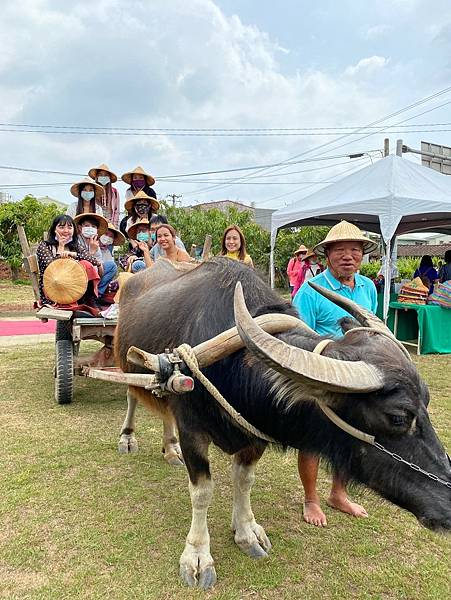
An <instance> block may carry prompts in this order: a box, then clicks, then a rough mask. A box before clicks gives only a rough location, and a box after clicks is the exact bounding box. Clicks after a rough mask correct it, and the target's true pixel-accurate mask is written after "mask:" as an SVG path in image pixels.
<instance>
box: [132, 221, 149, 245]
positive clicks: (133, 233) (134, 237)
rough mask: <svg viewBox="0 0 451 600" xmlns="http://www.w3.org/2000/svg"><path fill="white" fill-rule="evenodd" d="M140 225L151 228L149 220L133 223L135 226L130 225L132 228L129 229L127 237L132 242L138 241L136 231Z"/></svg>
mask: <svg viewBox="0 0 451 600" xmlns="http://www.w3.org/2000/svg"><path fill="white" fill-rule="evenodd" d="M138 225H147V226H149V227H150V223H149V219H146V218H144V219H140V220H139V221H136V223H133V225H130V227H129V228H128V229H127V235H128V237H129V238H130V239H131V240H134V239H136V230H137V229H138Z"/></svg>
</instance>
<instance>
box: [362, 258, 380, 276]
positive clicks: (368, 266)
mask: <svg viewBox="0 0 451 600" xmlns="http://www.w3.org/2000/svg"><path fill="white" fill-rule="evenodd" d="M380 268H381V261H380V260H374V261H371V262H369V263H363V264H362V265H361V266H360V274H361V275H365V277H369V278H370V279H376V277H377V274H378V273H379V269H380Z"/></svg>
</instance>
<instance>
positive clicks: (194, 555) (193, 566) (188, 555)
mask: <svg viewBox="0 0 451 600" xmlns="http://www.w3.org/2000/svg"><path fill="white" fill-rule="evenodd" d="M180 577H181V579H182V581H183V583H184V584H185V585H187V586H189V587H198V588H201V589H203V590H208V589H209V588H211V587H213V586H214V585H215V583H216V571H215V567H214V562H213V558H212V556H211V554H210V549H209V545H207V544H205V545H203V544H202V545H200V546H195V545H193V544H190V543H188V542H187V544H186V546H185V549H184V550H183V554H182V556H181V557H180Z"/></svg>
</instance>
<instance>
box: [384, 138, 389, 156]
mask: <svg viewBox="0 0 451 600" xmlns="http://www.w3.org/2000/svg"><path fill="white" fill-rule="evenodd" d="M389 154H390V140H389V139H388V138H385V140H384V156H388V155H389Z"/></svg>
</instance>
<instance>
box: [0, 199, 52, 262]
mask: <svg viewBox="0 0 451 600" xmlns="http://www.w3.org/2000/svg"><path fill="white" fill-rule="evenodd" d="M60 212H61V209H60V208H58V207H57V205H56V204H48V205H44V204H41V203H40V202H39V201H38V200H37V199H36V198H35V197H34V196H25V198H24V199H23V200H21V201H20V202H6V203H5V204H0V256H2V257H3V258H4V259H5V260H6V261H7V262H8V264H9V265H10V266H11V268H12V269H13V271H14V270H15V269H18V268H19V267H20V266H21V264H22V250H21V247H20V243H19V237H18V235H17V225H23V227H24V229H25V233H26V234H27V238H28V241H29V243H30V244H33V243H34V242H38V241H39V240H41V239H42V235H43V233H44V232H45V231H47V230H48V229H49V227H50V224H51V222H52V221H53V219H54V218H55V217H56V215H58V214H60Z"/></svg>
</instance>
